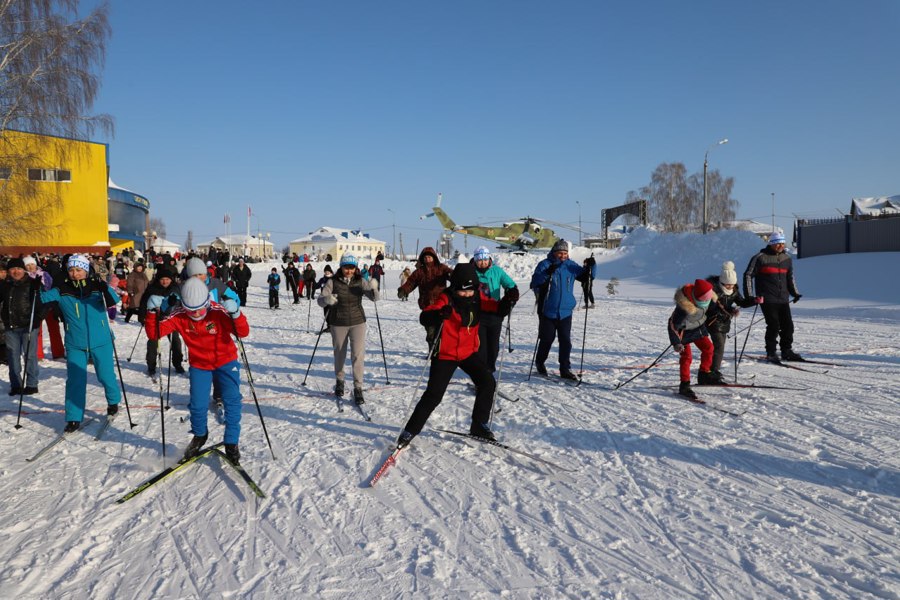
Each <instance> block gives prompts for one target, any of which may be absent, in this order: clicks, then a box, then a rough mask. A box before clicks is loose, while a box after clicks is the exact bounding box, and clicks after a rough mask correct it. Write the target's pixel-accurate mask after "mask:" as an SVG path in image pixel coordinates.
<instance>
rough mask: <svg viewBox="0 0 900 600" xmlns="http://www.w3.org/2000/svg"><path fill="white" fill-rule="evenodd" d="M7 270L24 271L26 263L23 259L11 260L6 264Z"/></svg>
mask: <svg viewBox="0 0 900 600" xmlns="http://www.w3.org/2000/svg"><path fill="white" fill-rule="evenodd" d="M6 268H7V269H24V268H25V261H24V260H22V259H21V258H11V259H9V261H8V262H7V263H6Z"/></svg>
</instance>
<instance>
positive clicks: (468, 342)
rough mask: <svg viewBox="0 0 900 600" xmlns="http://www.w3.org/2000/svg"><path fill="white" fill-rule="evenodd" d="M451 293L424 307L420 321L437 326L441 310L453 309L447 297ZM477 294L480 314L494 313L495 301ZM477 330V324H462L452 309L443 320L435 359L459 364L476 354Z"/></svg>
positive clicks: (443, 294) (457, 314)
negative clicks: (446, 307)
mask: <svg viewBox="0 0 900 600" xmlns="http://www.w3.org/2000/svg"><path fill="white" fill-rule="evenodd" d="M452 293H453V292H452V291H451V290H450V289H449V288H448V289H447V290H445V291H444V292H443V293H442V294H440V295H439V296H438V297H437V300H436V301H435V302H434V304H431V305H429V306H427V307H425V310H424V311H423V312H422V317H420V320H422V321H431V322H432V323H433V324H439V323H440V322H441V318H440V317H439V316H438V315H439V314H440V311H441V309H442V308H443V307H445V306H448V305H449V306H450V307H451V308H452V307H453V303H452V302H451V301H450V296H449V294H452ZM478 294H479V297H480V300H481V301H480V303H479V304H480V306H479V309H480V310H481V312H488V313H496V312H497V304H498V303H497V301H496V300H494V299H492V298H490V297H489V296H486V295H485V294H484V293H483V292H480V291H479V292H478ZM478 328H479V324H478V323H475V324H474V325H468V324H466V323H463V320H462V317H461V316H460V314H459V313H458V312H456V310H455V309H454V310H453V312H452V313H451V314H450V316H449V317H447V318H446V319H444V325H443V327H442V328H441V339H440V345H439V346H438V355H437V357H438V358H439V359H441V360H453V361H456V362H461V361H464V360H465V359H467V358H469V357H470V356H472V355H473V354H475V353H476V352H478V347H479V346H480V345H481V342H480V340H479V337H478Z"/></svg>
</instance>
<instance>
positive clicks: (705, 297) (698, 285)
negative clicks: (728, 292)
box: [693, 279, 713, 302]
mask: <svg viewBox="0 0 900 600" xmlns="http://www.w3.org/2000/svg"><path fill="white" fill-rule="evenodd" d="M693 295H694V300H696V301H697V302H708V301H710V300H712V297H713V287H712V284H711V283H710V282H708V281H707V280H705V279H697V280H696V281H694V292H693Z"/></svg>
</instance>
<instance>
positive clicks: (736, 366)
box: [734, 317, 753, 383]
mask: <svg viewBox="0 0 900 600" xmlns="http://www.w3.org/2000/svg"><path fill="white" fill-rule="evenodd" d="M734 319H735V320H737V317H735V318H734ZM750 322H751V323H752V322H753V319H750ZM737 357H738V353H737V336H734V382H735V383H737V382H738V380H737V369H738V365H737Z"/></svg>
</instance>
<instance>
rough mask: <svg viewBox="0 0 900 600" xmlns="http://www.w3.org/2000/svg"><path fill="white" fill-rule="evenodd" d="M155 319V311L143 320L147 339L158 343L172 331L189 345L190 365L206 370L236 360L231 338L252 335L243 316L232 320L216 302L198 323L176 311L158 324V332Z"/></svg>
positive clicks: (183, 311)
mask: <svg viewBox="0 0 900 600" xmlns="http://www.w3.org/2000/svg"><path fill="white" fill-rule="evenodd" d="M156 319H157V316H156V312H148V313H147V317H146V319H145V320H144V329H145V330H146V332H147V338H149V339H151V340H155V339H158V338H161V337H163V336H166V335H169V334H170V333H172V332H177V333H180V334H181V337H182V339H184V343H185V344H187V347H188V351H189V361H190V364H191V366H192V367H194V368H196V369H203V370H204V371H212V370H214V369H217V368H219V367H221V366H222V365H225V364H228V363H230V362H232V361H235V360H237V347H236V346H235V344H234V340H233V339H231V336H232V334H234V335H237V336H238V337H247V335H248V334H249V333H250V325H249V324H248V323H247V317H245V316H244V313H241V314H240V315H239V316H238V317H237V318H236V319H232V318H231V316H230V315H229V314H228V311H227V310H225V308H223V307H222V305H220V304H216V303H215V302H211V303H210V307H209V311H208V312H207V313H206V316H205V317H204V318H203V319H201V320H199V321H194V320H193V319H191V318H190V317H189V316H188V314H187V312H186V311H185V310H184V309H183V308H177V309H175V310H174V311H172V313H171V314H170V315H169V316H167V317H166V318H165V319H163V320H162V321H160V322H159V332H158V333H157V325H156V323H157V321H156Z"/></svg>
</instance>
